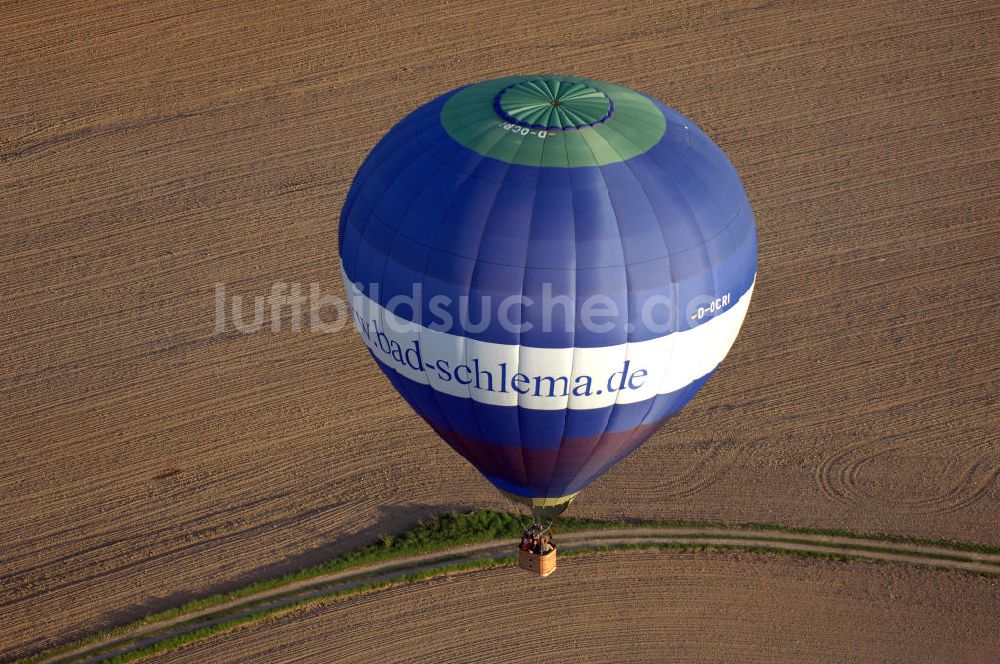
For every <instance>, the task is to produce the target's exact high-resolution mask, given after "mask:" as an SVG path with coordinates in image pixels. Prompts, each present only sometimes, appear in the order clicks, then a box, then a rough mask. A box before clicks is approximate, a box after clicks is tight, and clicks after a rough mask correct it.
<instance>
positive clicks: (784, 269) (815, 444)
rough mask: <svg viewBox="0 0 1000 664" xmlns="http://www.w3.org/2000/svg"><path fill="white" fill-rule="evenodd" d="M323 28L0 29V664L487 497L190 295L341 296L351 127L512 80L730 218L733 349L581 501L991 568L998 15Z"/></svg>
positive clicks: (394, 19) (373, 134)
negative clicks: (756, 250) (588, 86)
mask: <svg viewBox="0 0 1000 664" xmlns="http://www.w3.org/2000/svg"><path fill="white" fill-rule="evenodd" d="M341 4H342V5H343V6H337V7H328V8H320V7H317V6H315V5H314V4H302V5H299V4H293V3H274V2H259V3H251V2H231V3H229V4H224V3H216V4H215V5H213V7H211V8H209V7H208V6H207V5H205V4H204V3H195V2H191V3H189V4H188V5H186V6H184V5H181V4H178V3H166V2H163V3H151V4H146V5H142V6H137V5H131V4H129V5H121V4H112V3H110V2H109V3H107V4H105V5H102V6H95V3H93V2H89V1H88V2H83V1H77V2H69V1H68V2H60V3H55V2H53V3H50V6H48V7H46V6H44V3H23V4H18V5H15V6H9V7H6V8H5V9H4V23H5V28H6V29H5V31H4V34H5V39H4V40H2V42H0V80H2V81H3V83H4V84H3V85H2V86H0V108H2V109H3V110H4V112H3V113H2V114H0V187H2V194H0V200H2V201H3V203H2V206H0V209H2V211H3V213H4V214H3V218H4V219H5V220H6V221H7V223H6V224H4V226H3V227H2V228H0V273H2V275H3V283H4V284H5V285H6V286H7V288H6V289H5V291H4V293H3V294H2V295H0V321H2V325H0V337H2V338H3V350H4V352H3V355H2V359H0V399H2V403H3V408H0V430H2V431H3V434H2V436H0V455H2V458H3V459H4V462H3V464H2V465H0V614H2V615H3V620H0V657H3V655H4V654H8V655H17V654H24V653H27V652H31V651H35V650H37V649H39V648H41V647H44V646H45V645H48V644H52V643H54V642H61V641H65V640H68V639H69V638H71V637H73V636H76V635H79V634H81V633H83V632H89V631H92V630H93V629H96V628H99V627H102V626H108V625H110V624H115V623H119V622H123V621H126V620H128V619H132V618H135V617H137V616H139V615H142V614H144V613H147V612H149V611H151V610H156V609H162V608H165V607H167V606H172V605H174V604H177V603H178V602H180V601H183V600H185V599H189V598H192V597H195V596H200V595H203V594H205V593H207V592H210V591H217V590H221V589H225V588H229V587H233V586H235V585H239V584H242V583H243V582H245V581H247V580H249V579H252V578H259V577H262V576H267V575H271V574H274V573H277V572H280V571H285V570H289V569H292V568H295V567H298V566H301V565H302V564H305V563H308V562H311V561H316V560H319V559H322V558H325V557H327V556H329V555H331V554H333V553H336V552H339V551H343V550H346V549H350V548H354V547H355V546H357V545H358V544H362V543H366V542H367V541H369V540H371V539H372V538H373V537H374V535H376V534H377V533H380V532H384V531H386V530H390V531H391V530H394V529H398V528H401V527H403V526H404V525H405V524H408V523H410V522H412V521H413V520H415V519H416V518H417V517H420V516H424V515H426V514H429V513H432V512H437V511H439V510H441V509H443V508H446V507H454V506H470V507H471V506H483V505H488V506H495V507H503V506H504V505H505V504H504V503H503V502H501V501H500V500H499V499H497V498H496V496H495V493H494V492H493V490H492V489H491V488H490V487H489V486H488V485H487V484H486V483H485V482H484V481H483V480H482V479H480V478H479V477H478V476H477V475H476V474H475V473H474V471H473V470H472V469H471V468H470V467H468V466H467V465H466V464H465V463H464V462H463V461H461V460H460V459H459V458H458V457H457V456H456V455H454V454H453V453H452V452H451V451H450V450H448V449H446V448H445V446H444V445H443V444H442V443H440V442H439V441H437V440H436V439H435V438H434V436H433V434H432V433H431V432H430V430H429V429H428V428H427V427H425V426H424V425H423V424H422V423H421V422H420V421H419V420H418V419H417V418H416V417H415V416H413V415H412V414H410V413H409V412H408V410H407V409H406V407H405V406H404V405H403V404H402V402H401V401H400V400H399V399H398V398H397V397H395V396H394V395H393V394H392V392H391V390H390V389H389V386H388V383H387V381H385V380H384V379H383V378H382V377H381V376H379V375H377V373H376V371H375V370H374V367H373V366H372V364H371V361H370V359H369V358H368V357H367V355H366V353H365V352H364V349H363V346H362V344H361V343H360V342H359V341H358V339H356V338H355V337H354V335H353V333H352V332H350V331H349V330H346V329H345V330H344V331H342V332H338V333H334V334H322V333H318V332H317V333H309V332H306V331H302V332H294V331H292V330H291V329H290V326H289V325H288V324H287V321H286V324H285V325H284V326H283V331H281V332H277V333H272V332H270V331H262V332H259V333H257V334H250V335H244V334H241V333H239V332H234V331H232V328H231V326H230V331H229V332H227V333H225V334H222V335H220V334H217V333H215V331H214V326H215V321H214V291H213V285H214V284H215V283H218V282H224V283H225V284H226V286H227V288H228V290H229V293H230V294H240V295H244V296H249V297H252V296H254V295H266V294H267V293H268V292H269V290H270V288H271V284H272V283H273V282H276V281H283V282H300V283H302V284H303V285H304V288H305V289H306V290H308V284H310V283H311V282H318V283H319V284H320V285H321V286H322V288H323V291H324V292H328V293H339V292H340V286H339V283H338V281H339V277H338V266H337V258H336V219H337V214H338V211H339V207H340V204H341V202H342V200H343V196H344V193H345V191H346V189H347V187H348V185H349V182H350V178H351V175H352V174H353V172H354V171H355V169H356V168H357V167H358V165H359V164H360V162H361V159H362V158H363V156H364V154H365V152H366V151H367V150H368V149H370V148H371V146H372V145H373V144H374V142H375V141H376V139H377V138H378V136H379V135H380V134H381V133H382V132H384V131H386V130H387V129H388V128H389V127H390V126H391V125H392V124H393V123H394V122H395V121H397V120H398V119H399V118H401V117H402V116H403V115H404V114H405V113H406V112H408V111H409V110H410V109H411V108H412V107H413V106H414V105H416V104H418V103H420V102H422V101H424V100H427V99H429V98H431V97H432V96H433V95H436V94H438V93H440V92H443V91H445V90H447V89H450V88H452V87H455V86H456V85H459V84H462V83H465V82H468V81H471V80H477V79H480V78H485V77H490V76H496V75H502V74H505V73H512V72H520V71H538V70H552V71H564V72H568V73H577V74H586V75H589V76H594V77H597V78H604V79H608V80H614V81H616V82H620V83H623V84H626V85H629V86H632V87H635V88H638V89H641V90H644V91H646V92H649V93H651V94H653V95H655V96H657V97H659V98H662V99H664V100H665V101H666V102H668V103H670V104H672V105H674V106H675V107H677V108H678V109H679V110H681V111H682V112H684V113H685V114H687V115H689V116H690V117H692V118H694V119H696V120H697V121H698V122H699V123H700V124H701V125H702V126H703V127H704V128H705V129H706V130H707V131H708V132H709V133H710V134H711V135H712V136H713V137H715V139H716V140H717V141H718V142H719V143H720V144H721V145H722V146H723V148H724V149H725V150H726V151H727V152H728V153H729V155H730V156H731V158H732V159H733V161H734V163H735V164H736V166H737V168H738V169H739V170H740V172H741V173H742V174H743V176H744V180H745V183H746V186H747V190H748V192H749V194H750V198H751V200H752V201H753V203H754V207H755V211H756V213H757V216H758V224H759V232H760V243H761V259H760V279H759V284H758V287H757V289H756V291H755V296H754V297H755V299H754V304H753V305H752V307H751V311H750V315H749V317H748V320H747V324H746V326H745V329H744V332H743V334H742V335H741V338H740V340H739V341H738V342H737V344H736V347H735V348H734V350H733V353H732V354H731V355H730V357H729V358H728V359H727V361H726V363H725V365H724V367H723V368H722V369H721V370H720V371H719V372H718V374H717V376H716V378H714V379H713V380H712V381H711V382H710V383H709V385H708V386H707V387H706V388H705V389H704V390H703V392H702V394H700V395H699V397H698V398H697V399H695V401H694V403H692V404H691V406H690V407H689V408H688V409H687V410H686V411H685V413H684V414H682V416H680V417H679V418H677V419H676V420H675V421H674V422H672V423H671V425H670V426H669V428H668V429H666V430H665V431H662V432H661V433H660V434H659V435H657V436H656V437H655V438H654V439H653V440H651V441H650V443H648V444H647V445H646V446H645V447H644V448H643V449H642V450H640V452H638V453H637V454H635V455H633V457H631V458H629V459H627V460H625V461H624V462H623V463H622V464H620V466H619V467H617V468H616V469H614V470H613V471H612V472H611V473H609V474H608V475H607V476H606V477H605V478H604V479H602V480H600V481H599V482H597V483H596V484H595V485H594V486H593V487H591V488H590V489H589V490H588V491H587V492H585V493H584V494H583V495H582V496H581V498H580V499H579V501H578V503H577V504H576V506H575V508H574V509H575V512H576V513H577V514H581V515H593V516H620V515H629V516H635V517H664V518H691V519H711V520H722V521H730V522H742V521H754V522H783V523H789V524H794V525H813V526H823V527H833V528H846V529H852V530H858V531H866V532H888V533H896V534H908V535H916V536H924V537H947V538H954V539H960V540H968V541H978V542H983V543H990V544H1000V521H998V517H997V514H1000V482H998V480H997V475H998V473H1000V440H998V438H997V436H996V435H995V430H996V428H997V424H998V415H997V413H998V412H1000V397H998V395H1000V298H998V295H997V292H996V289H995V287H994V286H995V282H996V276H995V275H996V273H997V270H998V269H1000V228H998V226H997V224H996V219H997V218H998V213H1000V210H998V206H997V199H996V195H995V186H996V185H995V183H996V179H997V175H998V172H1000V171H998V168H997V154H998V153H997V149H998V143H1000V140H998V138H1000V137H998V135H997V130H996V123H995V109H996V108H997V106H998V104H1000V85H998V84H997V77H996V66H997V61H998V55H1000V53H998V47H997V44H998V43H1000V38H998V37H1000V35H998V30H997V26H998V25H1000V12H998V10H997V9H996V4H995V3H990V2H964V1H958V2H954V3H946V4H941V3H930V2H927V3H898V2H894V1H890V0H886V1H884V2H880V3H854V2H842V3H832V4H831V3H804V4H802V3H799V5H798V6H795V7H783V6H780V5H777V4H762V5H759V6H757V5H750V4H747V5H744V6H739V7H737V6H733V5H730V4H719V5H716V4H698V5H696V6H692V7H689V8H684V9H677V10H671V11H670V12H669V13H668V12H664V11H663V10H662V9H661V6H660V5H659V4H658V3H652V2H650V3H642V4H637V5H631V6H629V5H623V4H621V3H611V4H608V3H582V4H581V6H580V7H579V8H578V9H576V10H573V11H568V10H566V9H562V10H560V11H559V12H556V13H545V14H539V13H537V10H538V8H539V5H538V3H525V4H524V5H523V6H520V5H518V4H517V3H513V4H511V3H508V4H507V6H506V7H505V9H503V10H502V11H485V10H484V11H483V14H482V15H479V13H478V10H473V9H468V8H465V7H462V6H453V7H448V8H440V7H438V6H437V5H436V4H435V3H427V4H426V5H421V4H418V3H385V4H384V5H382V6H375V5H374V4H373V3H341ZM470 6H471V5H470ZM404 12H405V14H404ZM816 569H817V570H820V569H823V567H822V565H820V566H818V567H816ZM817 574H819V575H820V576H822V574H821V573H820V572H817ZM469 578H470V579H471V578H473V577H469ZM824 578H825V577H824ZM839 578H840V577H839V576H837V575H835V574H834V575H832V576H830V577H829V578H828V579H827V580H826V581H825V582H826V583H839V581H837V579H839ZM464 582H465V583H472V582H471V581H464ZM901 583H902V582H901ZM956 583H957V582H956ZM667 591H668V589H661V590H660V591H659V592H667ZM407 592H417V591H413V590H410V591H407ZM481 592H489V586H488V584H487V585H484V586H483V589H482V591H481ZM914 592H916V590H914ZM597 597H600V595H595V600H594V601H597V600H596V598H597ZM946 606H951V605H946ZM994 606H995V605H994ZM955 610H956V611H957V612H959V613H956V616H958V615H960V614H965V613H966V612H965V611H964V610H960V609H958V608H956V609H955ZM994 617H995V608H994ZM957 619H958V618H957V617H955V620H957ZM358 620H361V618H358ZM914 624H915V625H916V624H917V623H914ZM920 624H923V623H920ZM523 627H524V626H523V625H522V626H521V628H523ZM521 628H518V629H521ZM512 629H513V627H512Z"/></svg>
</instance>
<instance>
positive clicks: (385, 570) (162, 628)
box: [42, 528, 1000, 662]
mask: <svg viewBox="0 0 1000 664" xmlns="http://www.w3.org/2000/svg"><path fill="white" fill-rule="evenodd" d="M559 542H560V546H561V549H562V550H563V551H564V552H573V551H586V550H595V549H600V548H601V547H628V546H653V545H658V544H680V545H692V546H694V545H702V546H718V547H741V548H745V549H751V548H752V549H770V550H785V551H795V552H800V553H817V554H826V555H838V556H849V557H852V558H861V559H867V560H878V561H884V562H892V563H904V564H907V565H918V566H924V567H932V568H935V569H944V570H953V571H966V572H975V573H980V574H998V575H1000V554H992V553H980V552H972V551H961V550H958V549H952V548H947V547H941V546H933V545H925V544H913V543H901V542H892V541H885V540H873V539H862V538H853V537H842V536H828V535H811V534H795V533H784V532H778V531H774V530H753V529H717V528H636V529H609V530H600V531H589V532H579V533H567V534H565V535H562V536H560V537H559ZM512 553H513V547H512V545H511V543H510V542H509V541H490V542H484V543H480V544H474V545H468V546H462V547H456V548H454V549H449V550H447V551H441V552H435V553H428V554H424V555H419V556H412V557H408V558H402V559H396V560H391V561H386V562H382V563H379V564H375V565H370V566H365V567H362V568H356V569H350V570H345V571H341V572H336V573H333V574H327V575H322V576H318V577H314V578H311V579H307V580H302V581H296V582H293V583H289V584H287V585H284V586H281V587H278V588H273V589H269V590H267V591H263V592H260V593H255V594H253V595H248V596H246V597H242V598H239V599H237V600H233V601H230V602H225V603H222V604H218V605H216V606H213V607H211V608H207V609H203V610H198V611H193V612H190V613H185V614H181V615H178V616H175V617H172V618H170V619H168V620H163V621H160V622H156V623H150V624H147V625H141V626H139V627H136V628H135V629H133V630H130V631H129V632H127V633H125V634H119V635H116V636H115V637H113V638H110V639H106V640H102V641H98V642H94V643H91V644H88V645H86V646H84V647H82V648H79V649H76V650H72V651H69V652H66V653H63V654H61V655H58V656H56V657H53V658H50V659H45V660H42V661H45V662H64V661H68V660H72V661H85V662H97V661H100V660H101V659H103V658H106V657H111V656H115V655H119V654H124V653H128V652H130V651H133V650H136V649H139V648H143V647H146V646H149V645H152V644H156V643H159V642H162V641H166V640H168V639H172V638H174V637H177V636H180V635H183V634H187V633H190V632H194V631H196V630H200V629H203V628H206V627H211V626H213V625H216V624H219V623H221V622H224V621H228V620H232V619H236V618H242V617H247V616H252V615H256V614H259V613H261V612H270V611H271V610H274V609H280V608H282V607H287V606H290V605H293V604H298V603H300V602H302V601H303V600H309V599H316V598H322V597H326V596H331V595H334V594H336V593H339V592H342V591H344V590H348V589H350V588H352V587H357V586H360V585H363V584H368V583H384V582H393V581H398V580H400V579H401V578H403V577H405V576H406V575H409V574H414V573H422V572H429V571H433V570H436V569H440V568H442V567H444V566H447V565H454V564H461V563H469V562H475V561H483V560H501V559H504V558H508V557H510V556H511V555H512ZM563 564H564V565H573V564H574V562H573V559H572V558H568V559H566V560H565V561H564V563H563Z"/></svg>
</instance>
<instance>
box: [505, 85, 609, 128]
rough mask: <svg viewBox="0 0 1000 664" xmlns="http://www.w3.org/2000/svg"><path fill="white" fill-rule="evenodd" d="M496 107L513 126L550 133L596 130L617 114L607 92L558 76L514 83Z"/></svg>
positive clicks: (509, 86)
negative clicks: (584, 129) (588, 128)
mask: <svg viewBox="0 0 1000 664" xmlns="http://www.w3.org/2000/svg"><path fill="white" fill-rule="evenodd" d="M493 107H494V108H495V109H496V112H497V115H499V116H500V117H502V118H503V119H504V120H507V121H508V122H510V123H512V124H516V125H519V126H521V127H530V128H532V129H546V130H549V131H553V130H566V129H580V128H582V127H593V126H594V125H598V124H601V123H602V122H606V121H607V120H608V119H609V118H610V117H611V116H612V115H613V114H614V112H615V104H614V102H613V101H612V100H611V97H609V96H608V95H607V94H606V93H604V92H603V91H601V90H598V89H597V88H595V87H593V86H591V85H587V84H586V83H581V82H580V81H571V80H567V79H563V78H558V77H549V78H535V79H530V80H526V81H519V82H516V83H512V84H511V85H508V86H507V87H505V88H504V89H502V90H501V91H500V92H498V93H497V95H496V97H494V98H493Z"/></svg>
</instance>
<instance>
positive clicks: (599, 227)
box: [339, 77, 757, 504]
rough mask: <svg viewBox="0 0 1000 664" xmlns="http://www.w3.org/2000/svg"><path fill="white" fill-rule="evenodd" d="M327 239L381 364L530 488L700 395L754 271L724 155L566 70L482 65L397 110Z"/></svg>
mask: <svg viewBox="0 0 1000 664" xmlns="http://www.w3.org/2000/svg"><path fill="white" fill-rule="evenodd" d="M512 87H513V88H514V89H513V90H511V88H512ZM505 95H506V96H505ZM601 95H605V96H606V97H607V100H606V101H605V99H604V98H602V97H601ZM536 98H537V99H538V100H539V101H537V103H536ZM504 104H506V106H504ZM555 111H558V117H557V118H556V113H555ZM547 112H548V115H547ZM588 113H590V115H588ZM549 115H551V116H552V118H553V119H550V120H549V123H550V124H546V118H547V117H549ZM522 116H523V117H524V118H525V120H524V122H523V123H522V124H519V118H520V117H522ZM574 123H575V124H574ZM581 146H582V147H581ZM339 244H340V246H339V250H340V258H341V266H342V270H343V276H344V281H345V287H346V289H347V292H348V295H349V299H350V303H351V309H352V313H353V316H354V319H355V324H356V327H357V329H358V331H359V333H360V335H361V337H362V340H363V341H364V342H365V343H366V345H367V346H368V348H369V351H370V352H371V354H372V356H373V357H374V359H375V360H376V362H377V364H378V366H379V367H380V368H381V370H382V371H383V372H384V373H385V375H386V376H387V377H388V378H389V380H390V381H391V382H392V384H393V386H394V387H395V389H396V390H397V391H398V392H399V394H400V395H402V397H403V398H404V399H405V400H406V401H407V402H408V403H409V404H410V406H412V407H413V409H414V410H415V411H416V412H417V413H418V414H419V415H420V416H422V417H423V418H424V419H425V420H426V421H427V423H428V424H430V426H431V427H433V429H434V430H435V431H436V432H437V433H438V434H439V435H440V436H441V438H443V439H444V440H445V441H447V443H448V444H449V445H451V446H452V447H453V448H454V449H455V450H456V451H457V452H458V453H459V454H461V455H462V456H463V457H465V458H466V459H467V460H468V461H469V462H471V463H472V464H473V465H474V466H475V467H476V468H477V469H478V470H479V471H480V472H481V473H482V474H483V475H484V476H485V477H486V478H487V479H488V480H489V481H490V482H492V483H493V484H494V485H495V486H496V487H497V488H499V489H500V490H501V491H503V492H505V493H507V494H508V495H510V496H512V497H514V498H516V499H519V500H523V501H524V502H527V503H529V504H532V503H533V501H534V502H537V501H543V500H568V499H569V498H571V497H572V496H573V495H575V494H576V493H577V492H579V491H580V490H581V489H582V488H584V487H585V486H587V485H588V484H589V483H591V482H592V481H594V479H596V478H597V477H599V476H600V475H601V474H602V473H604V472H605V471H607V470H608V469H609V468H610V467H611V466H612V465H614V464H615V463H616V462H617V461H619V460H620V459H621V458H623V457H624V456H626V455H628V454H629V453H630V452H632V451H634V450H635V449H636V448H637V447H638V446H639V445H641V444H642V443H643V442H644V441H645V440H646V439H647V438H648V437H649V436H650V435H651V434H652V433H653V432H654V431H655V430H656V429H657V428H659V427H660V426H661V425H662V424H663V423H664V422H665V421H666V420H667V419H668V418H669V417H670V416H672V415H673V414H675V413H676V412H678V411H679V410H680V409H681V408H682V407H683V406H684V405H685V404H686V403H687V402H688V401H689V400H690V399H691V398H692V397H693V396H694V395H695V393H696V392H697V391H698V390H699V388H700V387H701V386H702V385H704V383H705V382H706V381H707V380H708V378H709V377H710V375H711V374H712V372H713V371H714V370H715V368H716V367H717V366H718V364H719V363H720V362H721V361H722V359H723V358H724V357H725V355H726V353H727V352H728V350H729V347H730V346H731V345H732V343H733V341H734V340H735V338H736V335H737V333H738V332H739V329H740V326H741V324H742V322H743V318H744V316H745V314H746V311H747V307H748V305H749V300H750V296H751V293H752V290H753V286H754V283H755V279H756V269H757V240H756V233H755V226H754V217H753V213H752V211H751V209H750V204H749V201H748V200H747V196H746V194H745V192H744V188H743V186H742V184H741V182H740V179H739V176H738V175H737V173H736V171H735V169H734V168H733V166H732V165H731V164H730V162H729V160H728V159H727V158H726V156H725V154H724V153H723V152H722V150H721V149H720V148H719V147H718V146H717V145H716V144H715V143H714V142H713V141H712V140H711V139H710V138H709V137H708V136H707V135H706V134H705V133H704V132H703V131H701V130H700V129H699V128H698V127H697V126H696V125H695V124H694V123H693V122H691V121H690V120H688V119H687V118H685V117H684V116H682V115H681V114H680V113H678V112H677V111H675V110H673V109H671V108H669V107H667V106H665V105H663V104H662V103H660V102H658V101H656V100H654V99H651V98H649V97H647V96H645V95H641V94H640V93H636V92H634V91H631V90H628V89H626V88H621V87H619V86H613V85H611V84H607V83H603V82H600V81H593V80H590V79H580V78H574V77H510V78H506V79H500V80H497V81H486V82H483V83H480V84H476V85H473V86H466V87H464V88H460V89H458V90H453V91H451V92H449V93H447V94H444V95H442V96H441V97H438V98H437V99H434V100H433V101H431V102H429V103H427V104H425V105H424V106H422V107H420V108H418V109H417V110H415V111H414V112H413V113H411V114H410V115H408V116H407V117H405V118H404V119H403V120H402V121H401V122H399V124H397V125H396V126H395V127H393V128H392V129H391V130H390V131H389V132H388V134H386V136H385V137H383V138H382V139H381V140H380V141H379V143H378V144H377V145H376V146H375V148H374V149H373V150H372V152H371V153H370V154H369V156H368V157H367V159H366V160H365V161H364V163H363V165H362V166H361V168H360V170H359V172H358V173H357V176H356V177H355V179H354V182H353V184H352V185H351V188H350V191H349V192H348V195H347V199H346V201H345V204H344V208H343V212H342V214H341V219H340V235H339Z"/></svg>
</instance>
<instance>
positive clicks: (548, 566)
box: [517, 549, 556, 577]
mask: <svg viewBox="0 0 1000 664" xmlns="http://www.w3.org/2000/svg"><path fill="white" fill-rule="evenodd" d="M517 566H518V567H520V568H521V569H523V570H525V571H527V572H532V573H534V574H537V575H539V576H542V577H545V576H548V575H549V574H552V572H554V571H556V550H555V549H552V550H551V551H549V552H548V553H545V554H539V553H532V552H531V551H523V550H520V549H519V550H518V556H517Z"/></svg>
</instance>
